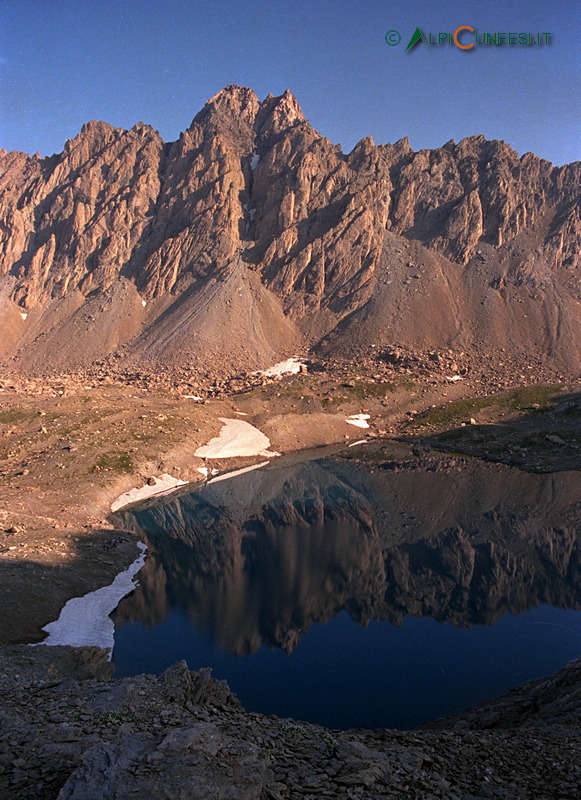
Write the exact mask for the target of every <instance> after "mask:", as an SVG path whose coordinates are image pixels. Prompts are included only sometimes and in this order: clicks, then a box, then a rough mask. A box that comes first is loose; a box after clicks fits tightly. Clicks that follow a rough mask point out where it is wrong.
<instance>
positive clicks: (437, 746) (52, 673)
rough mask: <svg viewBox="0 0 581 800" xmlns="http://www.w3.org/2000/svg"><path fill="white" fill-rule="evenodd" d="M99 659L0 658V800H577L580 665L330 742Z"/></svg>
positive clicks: (25, 652) (333, 736)
mask: <svg viewBox="0 0 581 800" xmlns="http://www.w3.org/2000/svg"><path fill="white" fill-rule="evenodd" d="M105 657H106V654H105V652H104V651H100V650H98V649H97V648H81V649H78V650H77V649H73V648H65V647H57V648H46V647H37V648H29V647H26V646H21V645H17V646H11V647H4V648H2V650H0V690H1V696H2V701H1V706H0V722H1V724H0V798H2V800H4V799H6V800H8V798H10V800H29V799H30V800H32V798H34V800H37V798H46V799H47V800H50V798H55V799H56V798H58V800H97V799H99V800H108V799H110V800H113V798H115V800H125V798H127V799H129V798H151V800H157V799H158V798H160V799H161V798H172V800H174V799H175V798H183V799H184V800H186V799H187V800H208V799H209V798H215V799H216V800H230V799H231V800H239V798H243V799H244V800H246V798H248V800H250V799H252V800H254V799H256V800H258V799H259V798H260V799H261V800H267V798H271V799H272V800H279V799H280V800H283V798H289V799H291V800H292V798H311V799H314V798H319V797H331V798H334V797H345V798H353V800H356V799H357V800H363V799H364V798H366V799H367V798H369V799H370V800H371V798H373V799H374V800H375V799H376V798H377V800H379V798H414V799H415V800H428V799H429V800H432V798H436V797H439V798H447V800H476V799H477V798H478V800H480V798H507V800H508V799H509V798H510V800H515V799H516V798H523V799H524V798H533V797H534V798H535V800H553V799H554V800H556V799H557V798H562V800H565V798H572V797H574V796H576V795H575V791H576V787H577V785H578V780H579V777H580V775H581V769H580V764H579V747H578V745H579V728H580V712H581V689H580V687H581V662H579V661H577V662H572V663H571V664H570V665H569V666H568V667H566V668H565V669H563V670H561V671H560V672H559V673H557V675H555V676H553V677H551V678H548V679H545V680H541V681H536V682H534V683H532V684H529V685H528V686H526V687H523V688H522V689H519V690H516V691H515V692H513V693H511V694H509V695H507V696H506V697H505V698H503V699H501V700H499V701H497V702H496V703H492V704H489V705H488V706H486V707H485V708H483V709H482V710H476V711H471V712H468V713H467V714H465V715H461V716H460V717H458V718H455V719H453V720H450V721H443V722H440V723H437V727H438V730H427V729H426V730H419V731H411V732H404V731H392V730H378V731H332V732H331V731H328V730H325V729H324V728H321V727H318V726H316V725H310V724H306V723H296V722H294V721H292V720H282V719H277V718H275V717H265V716H263V715H260V714H252V713H247V712H245V711H244V710H243V709H242V708H241V707H240V705H239V703H238V701H237V700H236V698H235V697H234V696H233V695H232V694H231V692H230V691H229V689H228V687H227V685H226V684H224V683H221V682H217V681H215V680H213V679H212V678H211V677H210V674H209V671H208V670H202V671H200V672H197V673H194V672H190V671H189V670H188V669H187V667H186V665H185V663H184V662H181V663H179V664H176V665H174V666H173V667H171V668H170V669H168V670H167V671H166V672H165V673H163V675H161V676H160V677H153V676H147V675H138V676H136V677H134V678H126V679H123V680H111V679H110V678H108V675H109V674H110V671H111V669H112V668H111V665H110V664H109V663H108V662H106V660H105Z"/></svg>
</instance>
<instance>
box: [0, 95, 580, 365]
mask: <svg viewBox="0 0 581 800" xmlns="http://www.w3.org/2000/svg"><path fill="white" fill-rule="evenodd" d="M580 174H581V164H580V163H578V162H577V163H575V164H571V165H567V166H564V167H553V166H552V165H551V164H549V163H548V162H546V161H543V160H541V159H539V158H537V157H536V156H534V155H533V154H531V153H527V154H525V155H524V156H522V158H519V157H518V156H517V154H516V153H515V152H514V151H513V150H511V148H510V147H509V146H508V145H507V144H505V143H504V142H499V141H486V140H485V138H484V137H483V136H472V137H470V138H468V139H464V140H462V141H461V142H459V143H458V144H455V143H454V142H452V141H450V142H448V143H447V144H445V145H444V146H443V147H440V148H437V149H435V150H431V151H430V150H421V151H419V152H414V151H412V150H411V148H410V146H409V142H408V141H407V140H401V141H399V142H397V143H396V144H393V145H391V144H390V145H379V146H376V145H374V143H373V141H372V139H371V138H366V139H363V140H362V141H361V142H359V144H357V145H356V147H355V148H354V149H353V151H352V152H351V153H349V154H348V155H346V154H344V153H343V152H342V151H341V149H340V147H339V146H338V145H333V144H331V143H330V142H329V140H328V139H326V138H324V137H322V136H321V135H320V134H318V133H317V132H316V131H315V130H314V129H313V128H312V127H311V125H310V124H309V123H308V121H307V120H306V119H305V117H304V115H303V113H302V111H301V109H300V107H299V105H298V103H297V101H296V99H295V98H294V97H293V96H292V94H291V93H290V92H288V91H287V92H285V93H284V94H283V95H282V96H280V97H273V96H271V95H269V96H268V97H267V98H266V99H265V100H264V101H263V102H260V101H259V100H258V98H257V96H256V95H255V94H254V92H252V91H251V90H250V89H246V88H242V87H238V86H229V87H227V88H226V89H224V90H222V91H221V92H219V93H218V94H217V95H216V96H215V97H213V98H212V99H211V100H209V101H208V103H207V104H206V106H205V107H204V108H203V109H202V111H200V112H199V113H198V114H197V115H196V117H195V118H194V120H193V122H192V124H191V125H190V127H189V128H188V130H187V131H185V132H184V133H183V134H182V135H181V136H180V138H179V140H178V141H176V142H174V143H172V144H165V143H164V142H163V141H162V140H161V138H160V136H159V134H158V133H157V132H156V131H155V130H153V129H152V128H151V127H149V126H147V125H143V124H142V123H139V124H138V125H136V126H134V127H133V128H132V129H131V130H129V131H125V130H121V129H118V128H114V127H112V126H110V125H108V124H106V123H103V122H90V123H87V124H86V125H84V126H83V128H82V130H81V132H80V134H79V135H78V136H77V137H75V139H73V140H70V141H68V142H67V143H66V146H65V149H64V151H63V153H61V154H58V155H54V156H52V157H50V158H42V159H41V158H39V157H38V155H35V156H32V157H30V156H26V155H24V154H22V153H6V152H5V151H0V320H1V324H2V327H3V329H5V330H7V331H9V335H7V336H5V337H4V340H3V342H2V343H1V344H0V355H4V356H5V357H12V358H13V359H14V361H15V363H16V365H18V366H20V367H21V368H22V369H24V370H33V371H37V372H38V371H42V370H44V369H47V368H53V369H61V370H62V369H69V368H73V367H79V366H84V365H86V364H88V363H91V362H92V361H94V360H96V359H98V358H102V357H104V356H107V355H110V354H112V353H115V354H116V355H117V356H118V357H119V358H120V360H121V362H122V363H125V362H128V363H130V362H135V361H137V360H139V361H140V363H141V364H142V365H147V364H149V365H151V366H154V365H156V364H159V363H160V362H162V363H166V362H167V361H168V360H169V361H171V363H173V364H180V365H184V364H185V365H187V364H192V365H193V364H200V363H202V364H203V363H204V362H206V361H207V360H208V359H212V362H213V363H214V364H215V363H216V359H218V362H219V363H220V365H221V367H223V368H224V369H225V370H231V369H233V368H249V367H257V366H266V365H267V364H268V363H272V360H273V359H275V358H277V357H280V356H283V355H287V354H289V353H292V352H293V351H294V350H296V348H297V347H299V346H301V344H302V345H307V344H308V345H311V346H313V345H316V346H318V347H319V348H320V349H321V350H323V351H324V352H330V351H332V352H341V353H347V354H356V353H357V352H358V351H360V350H361V349H362V348H365V347H366V346H367V345H368V343H369V342H370V341H373V342H377V343H379V344H382V343H386V344H387V343H391V342H406V343H408V344H410V345H412V346H421V347H452V348H457V349H464V350H466V349H472V350H475V351H486V352H491V351H492V352H494V351H495V350H500V349H501V348H505V349H509V350H511V351H514V352H515V353H516V354H517V355H519V356H522V357H523V358H529V357H531V358H532V357H534V358H535V361H536V360H538V359H539V357H540V359H541V361H545V362H546V363H550V364H552V365H554V366H555V367H556V368H558V369H561V370H567V371H569V372H574V371H575V370H576V369H577V368H578V353H579V344H580V342H579V285H578V279H577V277H576V276H577V268H578V253H579V241H580V238H581V221H580V217H579V205H578V202H577V192H578V187H579V177H580ZM237 301H239V302H237ZM25 315H26V318H25ZM105 332H106V335H105ZM71 337H73V340H74V342H73V343H71V342H72V341H73V340H72V339H71Z"/></svg>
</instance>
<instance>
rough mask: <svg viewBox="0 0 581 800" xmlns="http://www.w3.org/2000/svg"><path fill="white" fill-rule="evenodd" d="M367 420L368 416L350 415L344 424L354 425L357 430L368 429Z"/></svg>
mask: <svg viewBox="0 0 581 800" xmlns="http://www.w3.org/2000/svg"><path fill="white" fill-rule="evenodd" d="M368 419H369V414H351V416H350V417H347V419H346V420H345V422H346V423H347V424H348V425H355V426H356V427H357V428H369V423H368V422H367V420H368Z"/></svg>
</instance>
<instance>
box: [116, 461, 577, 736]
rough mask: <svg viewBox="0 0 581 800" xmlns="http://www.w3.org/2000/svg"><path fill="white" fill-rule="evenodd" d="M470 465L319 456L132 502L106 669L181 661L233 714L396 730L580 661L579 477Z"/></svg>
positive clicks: (148, 668)
mask: <svg viewBox="0 0 581 800" xmlns="http://www.w3.org/2000/svg"><path fill="white" fill-rule="evenodd" d="M473 469H475V470H481V469H484V473H482V472H480V471H478V472H477V473H475V474H470V471H468V472H467V473H465V474H463V475H462V476H460V475H458V474H451V475H449V476H448V478H446V479H444V480H443V481H442V476H434V475H433V474H432V475H431V476H430V475H422V474H419V473H418V474H415V475H412V476H410V475H407V476H406V475H399V476H398V475H388V476H387V475H384V476H379V477H378V476H368V475H366V474H364V473H362V472H361V471H359V472H357V473H351V472H350V471H349V469H348V468H347V467H341V468H339V467H337V466H336V465H334V464H333V462H318V463H315V464H311V465H302V466H299V467H294V468H292V469H291V470H290V471H287V472H286V473H284V474H281V471H280V470H278V471H277V470H273V471H271V473H270V474H269V473H268V472H265V473H263V474H262V475H261V476H258V475H254V476H248V477H246V478H245V479H244V481H241V482H240V483H239V484H238V485H236V483H235V480H236V479H232V481H228V482H224V484H217V485H216V486H215V487H214V488H212V487H210V486H209V487H207V489H206V490H204V491H203V492H196V493H195V494H191V495H187V496H185V497H182V498H180V499H178V500H173V501H172V500H169V499H166V501H164V503H163V504H161V505H156V506H150V507H146V508H144V509H143V510H140V511H137V512H136V513H135V514H134V515H133V524H134V527H138V528H139V530H140V532H141V534H142V535H143V536H144V537H146V538H147V539H148V542H149V547H150V558H149V559H148V562H147V563H146V566H145V567H144V569H143V570H142V572H141V573H140V576H139V577H140V580H141V585H140V586H139V588H138V589H137V590H136V592H134V593H133V595H131V596H130V597H128V598H126V599H125V600H124V601H123V602H122V603H121V604H120V606H119V609H118V611H117V613H116V616H115V621H116V635H115V650H114V654H113V658H114V662H115V664H116V670H117V673H116V674H117V676H119V677H121V676H125V675H132V674H136V673H139V672H151V673H156V674H157V673H160V672H161V671H163V670H164V669H165V668H167V667H168V666H170V665H171V664H173V663H175V662H176V661H177V660H180V659H186V661H187V663H188V665H189V666H190V668H191V669H199V668H201V667H208V666H209V667H211V668H212V670H213V675H214V677H215V678H218V679H225V680H227V681H228V683H229V685H230V687H231V689H232V690H233V691H234V692H235V693H236V694H237V695H238V697H239V698H240V700H241V701H242V704H243V705H244V707H245V708H246V709H247V710H252V711H261V712H263V713H268V714H276V715H278V716H283V717H293V718H295V719H303V720H309V721H313V722H317V723H320V724H323V725H326V726H329V727H334V728H348V727H366V728H370V727H393V728H412V727H416V726H418V725H420V724H422V723H424V722H427V721H430V720H434V719H436V718H438V717H441V716H445V715H450V714H453V713H456V712H459V711H462V710H464V709H466V708H469V707H471V706H474V705H477V704H479V703H483V702H486V701H487V700H490V699H492V698H494V697H497V696H499V695H501V694H503V693H505V692H506V691H508V690H509V689H510V688H513V687H515V686H518V685H521V684H522V683H524V682H526V681H528V680H532V679H535V678H539V677H543V676H546V675H549V674H551V673H552V672H554V671H556V670H557V669H559V668H560V667H562V666H563V665H564V664H566V663H567V662H568V661H570V660H571V659H573V658H575V657H578V656H579V655H580V654H581V612H580V611H579V610H578V609H579V607H580V585H579V574H580V570H579V526H578V523H577V522H576V521H575V520H576V519H577V520H578V501H577V499H576V496H578V492H577V489H578V482H576V481H575V479H573V480H569V479H567V476H561V477H560V476H558V475H557V476H539V475H536V476H527V475H523V473H518V474H514V471H504V472H503V471H501V472H500V473H499V472H498V470H496V469H495V468H492V469H490V468H488V467H484V468H482V467H480V465H479V466H478V467H474V468H473ZM241 477H242V478H244V476H241ZM435 477H436V478H437V479H436V480H435V482H434V478H435ZM574 477H575V476H573V478H574ZM448 479H449V483H448V489H449V491H447V492H446V485H447V484H446V480H448ZM475 481H476V482H477V484H478V486H479V487H480V489H479V490H478V492H477V493H475V491H474V485H475ZM513 481H519V482H520V483H518V484H516V483H514V482H513ZM523 482H524V483H523ZM226 484H230V485H229V486H226ZM430 487H431V488H430ZM517 489H518V490H519V494H518V497H517V498H516V499H515V492H516V491H517ZM430 492H431V493H432V494H431V495H430ZM517 509H519V510H520V511H519V513H517ZM453 521H456V523H458V521H461V523H462V524H461V525H458V524H456V525H453V524H451V523H452V522H453ZM124 522H125V524H128V523H131V520H130V519H129V517H128V516H126V517H125V518H124Z"/></svg>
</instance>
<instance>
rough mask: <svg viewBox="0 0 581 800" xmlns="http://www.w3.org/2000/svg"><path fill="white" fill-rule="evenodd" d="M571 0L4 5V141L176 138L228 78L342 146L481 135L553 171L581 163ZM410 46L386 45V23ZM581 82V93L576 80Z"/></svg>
mask: <svg viewBox="0 0 581 800" xmlns="http://www.w3.org/2000/svg"><path fill="white" fill-rule="evenodd" d="M580 9H581V4H580V3H579V2H578V1H577V0H557V1H556V2H549V0H543V2H541V1H540V0H502V2H499V0H482V1H481V0H473V2H470V1H469V0H439V1H438V0H431V2H427V0H401V2H397V3H396V2H391V0H383V1H382V2H381V1H380V0H351V1H350V2H348V1H347V0H311V1H310V2H306V1H305V0H294V2H292V3H289V2H288V0H285V2H281V0H267V1H265V0H259V1H258V2H252V0H248V2H220V1H219V0H215V1H214V2H210V1H209V0H164V2H155V0H93V2H86V3H82V2H80V0H0V147H4V148H6V149H8V150H12V149H17V150H23V151H25V152H34V151H36V150H38V151H40V153H41V154H42V155H50V154H51V153H53V152H60V151H61V150H62V148H63V146H64V143H65V141H66V139H67V138H71V137H73V136H75V135H76V134H77V133H78V131H79V130H80V127H81V125H82V124H83V122H86V121H87V120H90V119H102V120H105V121H107V122H110V123H111V124H113V125H116V126H119V127H131V126H132V125H134V124H135V123H136V122H138V121H143V122H147V123H149V124H151V125H153V126H154V127H155V128H157V129H158V130H159V132H160V133H161V135H162V136H163V138H164V139H166V140H167V141H171V140H174V139H176V138H177V137H178V136H179V134H180V131H182V130H184V129H185V128H187V127H188V125H189V124H190V122H191V120H192V117H193V116H194V115H195V114H196V113H197V112H198V111H199V109H200V108H201V107H202V106H203V104H204V102H205V101H206V100H207V99H208V98H209V97H211V96H212V95H213V94H215V93H216V92H217V91H219V90H220V89H221V88H223V87H224V86H226V85H227V84H230V83H237V84H241V85H244V86H250V87H251V88H252V89H254V91H255V92H256V93H257V94H258V96H259V97H260V98H261V99H263V98H264V97H265V96H266V95H267V94H268V93H269V92H272V93H273V94H281V93H282V92H283V91H284V90H285V89H286V88H289V89H290V90H291V91H292V92H293V93H294V94H295V95H296V97H297V99H298V101H299V103H300V104H301V106H302V108H303V111H304V112H305V114H306V116H307V118H308V119H309V120H310V122H311V123H312V124H313V125H314V127H315V128H317V130H318V131H320V132H321V133H322V134H324V135H325V136H328V137H329V138H330V139H331V140H332V141H333V142H334V143H341V145H342V146H343V149H344V150H345V151H346V152H347V151H349V150H351V149H352V147H353V146H354V144H355V143H356V142H357V141H358V140H359V139H361V138H362V137H364V136H368V135H371V136H373V138H374V139H375V141H376V143H382V142H393V141H396V140H397V139H399V138H401V137H402V136H409V137H410V141H411V145H412V147H413V148H414V149H420V148H422V147H437V146H439V145H441V144H443V143H444V142H446V141H448V140H449V139H456V140H457V141H458V140H459V139H461V138H463V137H464V136H470V135H472V134H475V133H483V134H484V135H485V136H486V137H487V138H491V139H492V138H494V139H504V140H505V141H507V142H508V143H509V144H510V145H511V146H512V147H514V149H515V150H517V152H519V153H520V154H521V155H522V154H523V153H525V152H527V151H533V152H535V153H536V154H537V155H539V156H542V157H543V158H546V159H548V160H550V161H553V163H555V164H563V163H566V162H568V161H572V160H576V159H579V158H580V157H581V148H580V122H579V120H580V107H581V95H580V90H579V88H578V87H579V84H580V83H581V81H579V78H580V74H579V73H580V69H579V67H580V63H579V52H580V47H579V41H580V36H581V10H580ZM460 25H471V26H473V27H474V28H476V30H477V31H478V32H492V33H495V32H511V31H514V32H531V33H536V32H550V33H551V34H552V41H551V44H550V45H549V46H542V47H533V46H518V47H509V46H504V47H479V48H477V47H475V48H473V49H472V50H469V51H462V50H459V49H458V48H457V47H455V46H453V45H452V46H446V45H444V46H442V47H430V46H427V45H425V44H420V45H418V46H417V47H416V48H415V49H414V50H412V51H411V52H409V53H405V52H404V50H405V44H406V43H407V41H409V39H410V37H411V35H412V33H413V31H414V29H415V28H416V26H419V27H420V28H421V29H422V31H423V32H424V33H426V34H427V33H428V32H432V33H438V32H440V31H442V32H444V31H450V32H452V31H454V30H455V29H456V28H457V27H458V26H460ZM392 29H395V30H398V31H399V32H400V33H401V36H402V41H401V43H400V44H399V45H398V46H395V47H390V46H388V45H387V44H386V42H385V39H384V37H385V34H386V32H387V31H388V30H392ZM576 86H577V88H575V87H576Z"/></svg>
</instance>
